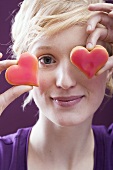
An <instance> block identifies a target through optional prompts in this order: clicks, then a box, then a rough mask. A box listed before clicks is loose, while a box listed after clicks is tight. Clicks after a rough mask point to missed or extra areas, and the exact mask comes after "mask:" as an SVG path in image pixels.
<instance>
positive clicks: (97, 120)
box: [0, 0, 113, 136]
mask: <svg viewBox="0 0 113 170" xmlns="http://www.w3.org/2000/svg"><path fill="white" fill-rule="evenodd" d="M20 2H21V1H20V0H10V1H9V0H1V1H0V51H1V52H2V53H3V60H4V59H7V58H9V56H10V52H8V47H9V46H10V45H11V39H10V28H11V20H12V18H13V17H14V15H15V13H16V12H17V11H18V9H19V6H18V4H19V3H20ZM4 73H5V71H4V72H3V73H2V74H1V76H0V93H3V92H4V91H5V90H7V89H8V88H10V87H11V86H10V85H9V84H8V83H7V82H6V80H5V78H4ZM26 95H27V93H26V94H23V95H22V96H21V97H19V98H18V99H16V100H15V101H14V102H12V103H11V104H10V105H9V106H8V107H7V108H6V109H5V111H4V112H3V114H2V116H1V117H0V135H1V136H3V135H7V134H9V133H14V132H15V131H17V129H19V128H24V127H29V126H33V125H34V124H35V122H36V121H37V120H38V109H37V108H36V106H35V104H34V103H32V105H28V106H27V107H26V109H25V111H23V110H22V107H21V105H22V103H23V100H24V98H25V96H26ZM105 103H106V102H105ZM112 122H113V99H110V100H109V102H107V104H104V107H102V108H101V109H99V110H98V111H97V112H96V113H95V117H94V120H93V124H96V125H105V126H107V127H108V126H109V125H110V124H111V123H112Z"/></svg>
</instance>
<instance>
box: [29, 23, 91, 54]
mask: <svg viewBox="0 0 113 170" xmlns="http://www.w3.org/2000/svg"><path fill="white" fill-rule="evenodd" d="M87 37H88V34H87V33H86V26H82V27H81V26H79V25H76V26H73V27H70V28H67V29H65V30H62V31H60V32H58V33H55V34H54V35H51V36H49V37H47V36H46V35H45V36H43V37H41V38H40V39H39V40H37V41H36V42H35V43H34V44H33V45H32V48H31V49H32V51H34V50H35V49H42V50H43V49H44V48H46V49H50V48H52V47H53V48H59V49H62V48H63V49H70V48H71V49H72V48H73V47H75V46H78V45H83V46H85V44H86V39H87Z"/></svg>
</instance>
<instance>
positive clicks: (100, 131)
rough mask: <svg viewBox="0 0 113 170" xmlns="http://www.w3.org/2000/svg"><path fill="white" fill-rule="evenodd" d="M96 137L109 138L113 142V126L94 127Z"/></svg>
mask: <svg viewBox="0 0 113 170" xmlns="http://www.w3.org/2000/svg"><path fill="white" fill-rule="evenodd" d="M92 129H93V132H94V135H95V137H96V136H98V137H100V138H101V139H102V138H109V139H111V140H113V124H111V125H110V126H109V127H108V128H107V127H105V126H103V125H102V126H92Z"/></svg>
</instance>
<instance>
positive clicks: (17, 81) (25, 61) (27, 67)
mask: <svg viewBox="0 0 113 170" xmlns="http://www.w3.org/2000/svg"><path fill="white" fill-rule="evenodd" d="M37 75H38V60H37V58H36V57H35V56H34V55H31V54H29V53H28V52H26V53H23V54H22V55H21V56H20V58H19V60H18V64H17V65H12V66H10V67H9V68H8V69H7V70H6V72H5V78H6V80H7V82H8V83H9V84H11V85H32V86H38V77H37Z"/></svg>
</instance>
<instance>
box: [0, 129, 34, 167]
mask: <svg viewBox="0 0 113 170" xmlns="http://www.w3.org/2000/svg"><path fill="white" fill-rule="evenodd" d="M30 130H31V128H23V129H19V130H18V131H17V132H16V133H14V134H10V135H7V136H3V137H0V162H2V163H1V164H0V169H5V167H6V168H7V167H8V166H9V167H10V166H12V165H11V163H12V162H13V164H14V162H16V161H17V160H16V159H17V155H18V158H19V157H20V158H21V157H22V156H23V155H25V152H26V145H27V141H28V136H29V133H30ZM20 160H21V159H20ZM16 164H17V163H15V165H16ZM13 166H14V165H13Z"/></svg>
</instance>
